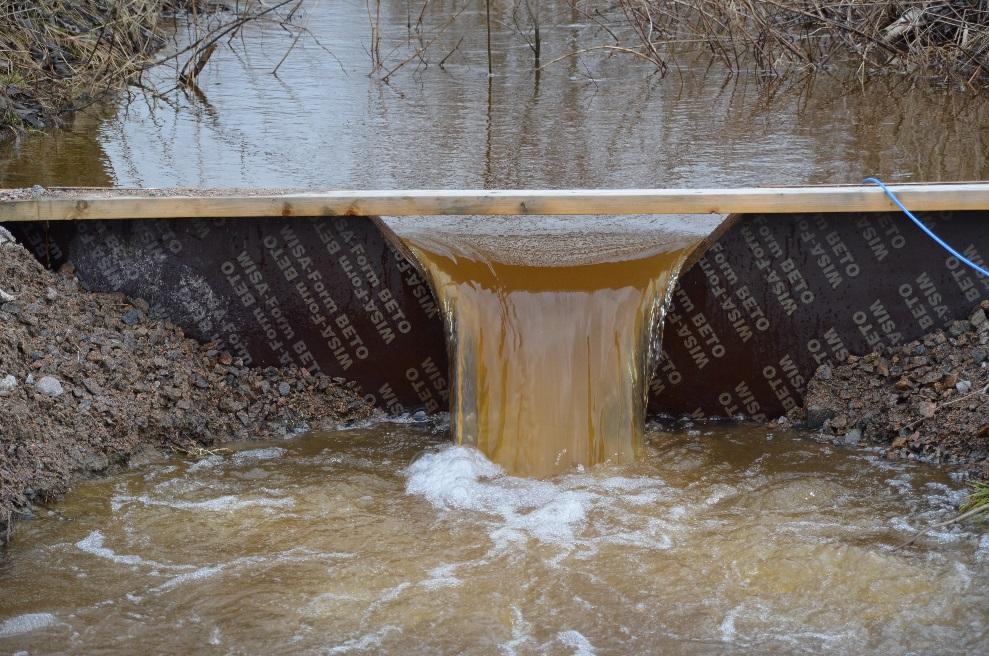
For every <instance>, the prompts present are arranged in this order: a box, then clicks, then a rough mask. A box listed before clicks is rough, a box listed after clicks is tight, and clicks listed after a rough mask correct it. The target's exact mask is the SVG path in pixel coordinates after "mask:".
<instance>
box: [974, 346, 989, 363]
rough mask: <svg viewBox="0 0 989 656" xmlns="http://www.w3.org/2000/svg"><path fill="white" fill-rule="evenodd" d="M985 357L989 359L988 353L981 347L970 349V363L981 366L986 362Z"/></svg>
mask: <svg viewBox="0 0 989 656" xmlns="http://www.w3.org/2000/svg"><path fill="white" fill-rule="evenodd" d="M986 357H989V352H987V351H986V349H984V348H982V347H979V346H977V347H975V348H974V349H972V362H974V363H975V364H982V363H983V362H985V361H986Z"/></svg>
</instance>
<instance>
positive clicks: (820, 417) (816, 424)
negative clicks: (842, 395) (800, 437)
mask: <svg viewBox="0 0 989 656" xmlns="http://www.w3.org/2000/svg"><path fill="white" fill-rule="evenodd" d="M805 412H806V417H807V418H806V420H805V423H804V425H805V427H806V428H809V429H812V430H813V429H817V428H820V427H821V426H823V425H824V422H826V421H827V420H829V419H831V418H832V417H834V415H835V411H834V410H833V409H832V408H830V407H827V406H826V405H818V404H816V403H814V402H813V401H811V402H808V403H807V407H806V410H805Z"/></svg>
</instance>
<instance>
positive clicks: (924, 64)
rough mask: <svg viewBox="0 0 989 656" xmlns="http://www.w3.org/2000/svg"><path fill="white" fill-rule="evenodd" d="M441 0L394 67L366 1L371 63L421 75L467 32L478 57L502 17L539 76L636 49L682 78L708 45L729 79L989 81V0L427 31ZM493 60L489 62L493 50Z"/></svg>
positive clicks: (711, 11)
mask: <svg viewBox="0 0 989 656" xmlns="http://www.w3.org/2000/svg"><path fill="white" fill-rule="evenodd" d="M433 4H435V1H434V0H433V1H432V3H431V0H419V1H418V2H416V3H414V5H410V7H412V10H410V12H409V15H410V20H409V22H408V24H409V35H408V39H407V42H408V46H409V51H406V52H405V54H402V53H403V49H402V48H401V44H398V43H396V44H395V49H394V50H393V51H392V54H393V55H395V56H396V58H397V60H398V65H389V64H388V62H387V60H388V59H389V56H388V55H387V54H386V55H384V56H382V54H381V49H382V48H381V40H382V31H383V30H382V28H381V26H380V17H381V11H380V1H379V0H375V2H373V3H372V2H371V1H370V0H368V8H369V11H368V17H369V20H370V22H371V40H372V48H371V54H372V64H373V66H372V68H373V70H374V71H381V77H382V78H383V79H385V80H387V79H388V78H389V77H390V76H391V75H392V74H394V73H395V72H396V71H397V70H398V69H400V68H402V67H404V66H406V65H407V64H410V63H411V64H414V66H415V69H416V71H420V70H422V69H424V68H426V67H428V64H429V60H428V59H427V51H428V50H433V51H435V52H434V53H433V54H434V55H436V58H437V59H439V58H441V57H442V61H443V62H445V61H447V59H448V58H449V57H450V55H451V54H453V53H454V52H456V51H458V50H460V51H461V52H462V51H463V50H464V49H463V48H461V43H462V42H463V41H464V38H465V37H466V38H467V41H468V43H469V42H471V41H473V42H474V44H473V45H474V47H473V48H472V49H473V51H474V52H478V53H479V52H481V48H482V47H483V46H482V42H483V40H484V39H485V34H484V31H485V30H486V29H487V28H489V27H490V26H491V25H492V24H494V26H495V27H496V28H499V31H500V33H501V34H502V35H504V34H508V33H514V34H515V35H516V37H517V38H518V39H520V40H521V42H523V43H524V44H525V45H527V46H528V47H529V49H531V50H532V52H533V55H534V57H533V59H534V66H533V68H534V70H535V71H536V72H538V71H540V70H543V69H545V68H547V67H549V66H552V65H554V64H556V63H558V62H563V61H567V60H571V59H575V58H584V57H586V56H598V57H613V56H626V57H632V58H634V59H636V60H639V61H645V62H647V63H649V64H651V65H653V66H655V67H656V69H657V70H658V72H659V73H660V74H661V75H667V74H669V73H675V74H677V75H683V74H684V71H685V69H686V68H687V66H688V65H689V64H691V63H692V62H693V57H694V56H696V55H698V54H701V53H704V54H706V55H707V59H708V60H709V62H713V63H717V64H719V65H720V67H721V68H722V69H723V70H725V71H727V73H728V74H729V75H734V74H738V73H743V72H744V73H755V74H757V75H759V76H761V77H762V78H764V79H773V80H780V79H782V78H788V79H795V78H798V77H802V76H809V75H813V74H819V73H821V74H826V75H831V76H835V77H839V78H842V79H851V80H859V81H865V80H866V79H869V78H873V77H886V78H889V77H891V76H897V77H899V78H900V79H906V80H912V81H917V80H921V79H927V80H931V81H934V82H941V83H944V82H955V83H958V84H961V85H967V86H971V87H987V86H989V0H943V1H940V2H938V1H933V2H932V1H926V0H925V1H921V0H734V1H733V2H724V1H723V0H693V1H690V2H687V1H685V0H613V1H611V0H609V1H608V2H603V1H601V0H560V1H559V2H540V3H536V2H531V1H530V0H502V1H501V2H488V1H487V0H463V1H462V2H461V3H458V4H456V5H454V6H453V7H449V6H447V7H446V8H445V10H444V11H443V12H441V13H439V14H437V15H434V16H433V17H432V18H433V20H432V22H431V24H430V25H429V26H427V27H425V28H424V27H423V16H425V15H428V14H429V13H430V12H433V13H434V14H435V13H436V10H434V9H433ZM489 9H490V12H489ZM464 12H467V16H465V17H464V19H459V20H458V16H459V15H460V14H461V13H464ZM415 16H418V20H415V19H414V18H415ZM440 17H441V18H442V19H441V20H439V18H440ZM478 17H483V19H479V18H478ZM575 23H579V24H583V25H584V26H585V28H586V29H583V30H581V36H580V37H579V41H578V40H577V39H575V38H574V34H573V33H571V32H570V31H569V30H561V29H559V26H561V25H573V24H575ZM547 27H549V28H550V29H546V28H547ZM554 28H556V29H554ZM443 35H445V36H446V38H442V39H441V38H440V37H441V36H443ZM451 46H452V47H451ZM501 47H502V52H501V53H498V52H496V53H495V56H494V59H495V60H496V61H497V60H498V59H499V58H500V57H499V55H500V56H501V57H504V56H506V55H505V53H504V47H505V42H504V41H501ZM509 47H510V48H514V47H515V44H511V45H510V46H509ZM408 52H411V54H408ZM396 53H398V54H396ZM547 55H548V56H547ZM475 57H476V55H475ZM487 58H488V62H489V65H490V62H491V60H492V56H491V55H490V54H489V55H488V56H487ZM469 63H471V64H475V65H480V64H481V63H482V62H481V61H479V60H478V61H471V62H469ZM494 72H497V71H494Z"/></svg>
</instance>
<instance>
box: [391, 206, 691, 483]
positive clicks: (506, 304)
mask: <svg viewBox="0 0 989 656" xmlns="http://www.w3.org/2000/svg"><path fill="white" fill-rule="evenodd" d="M482 222H483V225H481V224H482ZM409 223H411V225H409ZM409 223H406V222H404V220H395V221H394V222H391V223H389V224H388V227H390V228H391V229H392V230H394V231H395V232H396V233H397V235H396V234H394V233H393V234H391V237H392V238H393V239H396V238H397V240H398V241H399V242H400V244H401V245H402V246H404V247H405V248H406V249H407V251H408V252H410V254H411V256H412V257H413V258H414V260H415V261H416V262H417V263H418V265H419V266H420V267H421V268H422V269H423V270H424V271H425V272H426V273H427V275H428V277H429V279H430V282H431V284H432V286H433V290H434V292H435V294H436V296H437V298H438V299H439V301H440V304H441V306H442V308H443V313H444V318H445V322H444V323H445V329H446V335H447V346H448V350H449V354H450V369H451V381H452V382H451V399H450V406H451V408H450V409H451V429H452V432H453V436H454V439H455V440H456V442H457V443H458V444H469V445H472V446H475V447H477V448H478V449H479V450H481V451H482V452H483V453H485V454H486V455H487V456H488V457H489V458H490V459H491V460H493V461H494V462H496V463H498V464H499V465H501V466H502V467H504V468H505V469H507V470H508V471H510V472H512V473H515V474H518V475H524V476H546V475H551V474H555V473H560V472H564V471H568V470H571V469H572V468H573V467H575V466H582V465H584V466H586V465H594V464H599V463H602V462H606V461H611V462H614V463H624V462H630V461H632V460H634V459H635V458H636V457H637V456H638V455H639V452H640V450H641V446H642V436H643V432H644V423H645V410H646V395H647V388H648V383H649V376H650V373H651V371H652V370H653V368H654V366H655V364H656V362H657V360H658V357H659V350H660V347H659V345H660V343H661V335H662V324H663V316H664V314H665V311H666V307H667V306H668V305H669V299H670V296H671V294H672V290H673V287H674V285H675V284H676V280H677V275H678V274H679V272H680V269H681V267H682V266H683V264H684V262H685V261H686V260H687V258H688V257H689V256H690V255H691V253H693V252H694V250H695V249H696V247H697V246H698V244H699V243H700V242H701V241H702V239H703V237H704V236H706V235H698V234H691V233H685V232H683V231H682V225H679V224H680V223H682V222H681V221H680V220H679V219H675V218H674V219H664V218H663V217H651V218H648V219H640V220H625V221H623V222H621V223H619V222H618V221H617V220H616V219H607V220H603V221H602V220H599V219H598V220H588V219H583V220H581V219H569V220H567V219H559V218H554V219H550V218H547V217H525V218H516V219H512V218H507V219H506V218H499V219H491V218H487V217H485V219H483V220H475V221H473V222H472V221H470V220H467V219H454V220H444V219H437V218H433V219H430V220H425V219H423V220H417V221H414V222H409ZM479 226H480V227H479ZM519 226H525V228H524V229H520V227H519ZM568 226H569V228H570V230H566V228H567V227H568ZM674 226H677V227H679V228H680V229H676V228H674ZM386 232H389V231H388V230H387V229H386Z"/></svg>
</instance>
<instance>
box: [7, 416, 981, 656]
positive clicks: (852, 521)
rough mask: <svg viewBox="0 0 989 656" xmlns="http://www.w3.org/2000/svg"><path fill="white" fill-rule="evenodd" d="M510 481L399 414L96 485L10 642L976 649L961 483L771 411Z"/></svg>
mask: <svg viewBox="0 0 989 656" xmlns="http://www.w3.org/2000/svg"><path fill="white" fill-rule="evenodd" d="M669 429H670V427H665V429H664V430H658V429H656V428H648V429H647V432H646V436H647V440H646V442H645V445H644V447H643V457H642V459H641V460H640V461H638V462H636V463H631V464H604V465H600V466H598V467H594V468H591V469H588V470H587V471H584V472H577V471H572V472H570V473H568V474H564V475H558V476H554V477H550V478H545V479H533V478H520V477H516V476H512V475H510V474H508V473H507V472H506V471H505V470H504V469H503V468H502V467H500V466H499V465H497V464H495V463H493V462H491V461H490V460H489V459H487V458H486V457H484V455H483V454H481V453H480V452H479V451H477V450H476V449H473V448H470V447H466V446H456V445H451V444H449V443H448V440H449V433H448V432H447V431H446V430H445V429H440V430H437V431H434V430H433V428H432V427H431V426H430V425H429V424H423V423H382V424H378V425H372V426H368V427H365V428H361V429H355V430H348V431H342V432H338V433H330V434H322V435H318V434H312V435H308V436H304V437H299V438H296V439H292V440H288V441H280V442H278V443H277V445H275V444H272V445H268V446H269V448H265V449H264V450H263V451H260V450H258V445H256V444H247V445H242V446H241V447H235V452H234V453H233V454H231V455H220V456H214V457H212V458H211V459H210V464H209V466H207V467H197V466H195V464H194V463H189V462H183V461H181V460H177V459H173V460H171V461H169V462H165V463H161V464H154V465H149V466H148V467H146V468H143V469H138V470H132V471H129V472H126V473H124V474H122V475H118V476H115V477H111V478H109V479H107V480H102V481H90V482H86V483H82V484H80V485H79V487H78V488H77V489H76V490H75V491H74V492H73V493H72V494H70V495H69V497H68V498H66V499H65V500H64V501H63V502H60V503H58V504H56V505H55V506H53V507H52V509H51V514H50V515H49V514H47V513H46V512H44V511H43V512H42V513H41V516H40V517H39V519H37V520H35V521H25V522H22V523H21V524H20V525H19V526H18V532H17V533H16V534H15V536H14V541H13V543H12V545H11V547H10V550H9V552H8V554H7V557H6V558H5V560H3V561H2V562H0V588H2V589H3V591H4V593H3V595H0V652H2V653H14V652H17V651H21V650H24V651H29V652H30V653H35V652H42V653H50V652H58V653H91V652H93V651H100V652H101V653H108V654H113V653H121V654H125V653H133V648H134V645H135V644H140V645H141V646H142V649H144V650H145V651H147V652H149V653H189V652H197V651H204V650H207V651H208V650H212V651H214V652H217V653H367V652H372V653H374V652H380V653H403V654H434V653H478V654H489V653H492V654H494V653H503V654H511V653H515V654H520V655H522V654H593V653H597V654H610V653H670V654H710V653H722V652H724V651H726V650H730V651H731V652H732V653H738V654H764V653H779V654H800V653H820V652H822V651H827V652H828V653H837V654H859V653H904V652H914V653H932V654H933V653H938V654H951V653H958V654H971V653H979V651H980V650H981V649H982V647H983V646H984V645H985V641H986V640H987V639H989V611H987V610H986V609H987V608H989V570H987V564H989V542H987V541H986V540H985V539H982V537H981V536H980V534H979V532H978V530H973V528H972V527H965V526H952V527H945V528H944V529H941V530H940V531H939V532H935V533H932V534H930V535H929V536H927V537H926V538H925V539H924V540H922V541H921V542H920V543H919V544H918V545H916V546H914V547H911V548H909V549H906V550H903V551H893V547H894V546H895V545H897V544H899V543H900V542H902V541H903V540H904V539H906V538H907V537H909V536H910V535H912V533H913V531H914V530H916V529H917V528H919V527H920V526H923V525H926V524H929V523H932V522H934V521H936V520H938V519H943V518H944V517H945V516H946V515H947V513H950V512H951V510H952V508H953V506H954V504H956V503H957V502H958V500H959V499H960V498H961V496H962V495H963V494H964V484H963V483H961V482H956V481H954V480H952V479H951V478H949V477H948V476H947V475H945V473H943V472H941V471H939V470H938V469H936V468H932V467H926V466H919V465H910V464H896V463H888V462H884V461H881V460H878V459H877V458H876V457H875V456H874V455H872V454H870V453H863V452H861V451H855V452H851V451H842V450H835V449H833V448H831V447H828V446H824V445H820V444H817V443H814V442H811V441H808V440H805V439H800V438H799V437H797V436H794V435H793V434H790V433H786V432H776V433H775V434H773V433H772V432H771V431H770V430H769V429H766V428H764V427H752V426H730V425H711V426H700V427H699V429H697V428H695V429H689V430H686V431H672V432H671V431H670V430H669Z"/></svg>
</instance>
